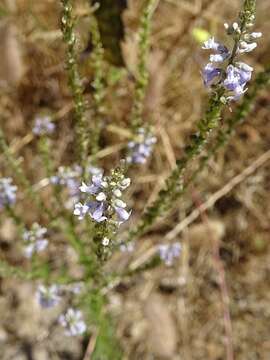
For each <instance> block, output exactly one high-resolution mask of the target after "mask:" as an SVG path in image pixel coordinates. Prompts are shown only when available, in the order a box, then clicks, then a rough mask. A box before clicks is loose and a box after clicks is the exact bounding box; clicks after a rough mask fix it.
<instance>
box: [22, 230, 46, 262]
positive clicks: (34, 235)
mask: <svg viewBox="0 0 270 360" xmlns="http://www.w3.org/2000/svg"><path fill="white" fill-rule="evenodd" d="M46 233H47V229H46V228H43V227H41V226H40V225H39V224H37V223H34V224H33V225H32V227H31V229H30V230H25V231H24V232H23V240H24V253H25V256H26V257H27V258H31V257H32V255H33V254H34V253H37V252H41V251H43V250H44V249H46V247H47V245H48V240H47V239H46V238H45V237H44V236H45V234H46Z"/></svg>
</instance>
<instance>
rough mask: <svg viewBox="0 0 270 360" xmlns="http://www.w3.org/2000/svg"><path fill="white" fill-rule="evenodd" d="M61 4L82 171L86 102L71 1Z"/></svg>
mask: <svg viewBox="0 0 270 360" xmlns="http://www.w3.org/2000/svg"><path fill="white" fill-rule="evenodd" d="M61 2H62V5H63V16H62V32H63V38H64V41H65V43H66V45H67V52H66V66H67V72H68V80H69V87H70V90H71V93H72V97H73V102H74V111H75V120H76V127H75V130H76V142H77V152H78V158H79V162H80V164H81V165H82V167H83V169H84V172H85V169H86V166H87V159H88V141H89V140H88V126H87V120H86V115H85V112H86V104H85V100H84V98H83V86H82V81H81V78H80V74H79V69H78V61H77V53H76V35H75V31H74V27H75V19H74V15H73V1H72V0H61Z"/></svg>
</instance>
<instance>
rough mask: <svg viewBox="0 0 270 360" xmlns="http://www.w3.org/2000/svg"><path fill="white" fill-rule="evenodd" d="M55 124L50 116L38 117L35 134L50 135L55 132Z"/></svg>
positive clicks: (34, 128) (34, 129)
mask: <svg viewBox="0 0 270 360" xmlns="http://www.w3.org/2000/svg"><path fill="white" fill-rule="evenodd" d="M54 129H55V124H54V123H53V122H52V120H51V118H50V117H49V116H43V117H37V118H36V119H35V124H34V127H33V133H34V134H35V135H49V134H51V133H53V132H54Z"/></svg>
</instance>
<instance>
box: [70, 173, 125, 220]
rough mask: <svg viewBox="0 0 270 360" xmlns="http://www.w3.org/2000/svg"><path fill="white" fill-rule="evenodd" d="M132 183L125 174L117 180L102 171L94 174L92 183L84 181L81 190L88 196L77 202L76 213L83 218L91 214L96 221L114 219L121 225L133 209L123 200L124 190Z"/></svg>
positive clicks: (79, 217)
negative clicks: (130, 209)
mask: <svg viewBox="0 0 270 360" xmlns="http://www.w3.org/2000/svg"><path fill="white" fill-rule="evenodd" d="M129 185H130V179H129V178H125V177H124V176H123V177H122V178H121V179H120V180H119V181H118V182H115V181H114V180H113V179H112V178H111V177H104V176H103V174H102V173H98V174H95V175H93V176H92V182H91V183H90V184H86V183H84V182H83V183H82V185H81V186H80V187H79V189H80V191H81V192H82V193H83V194H85V195H86V196H87V198H86V201H85V202H84V203H82V202H78V203H77V204H75V208H74V212H73V213H74V215H76V216H78V219H79V220H82V219H83V218H84V217H85V216H86V215H89V216H90V218H91V219H92V220H94V221H95V222H98V223H101V222H103V221H113V222H114V223H115V224H117V225H120V224H122V223H123V222H125V221H127V220H128V219H129V217H130V214H131V211H127V210H126V203H125V202H124V201H123V200H121V197H122V191H123V190H125V189H126V188H127V187H128V186H129Z"/></svg>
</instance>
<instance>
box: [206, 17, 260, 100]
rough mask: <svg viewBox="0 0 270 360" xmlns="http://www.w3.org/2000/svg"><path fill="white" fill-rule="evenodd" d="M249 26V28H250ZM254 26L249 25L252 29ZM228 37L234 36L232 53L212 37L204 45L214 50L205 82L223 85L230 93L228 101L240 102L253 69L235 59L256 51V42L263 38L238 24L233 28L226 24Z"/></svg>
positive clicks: (233, 25) (234, 24)
mask: <svg viewBox="0 0 270 360" xmlns="http://www.w3.org/2000/svg"><path fill="white" fill-rule="evenodd" d="M248 25H249V26H248ZM252 25H253V24H252V23H250V24H247V25H246V27H247V28H248V27H250V26H252ZM224 26H225V28H226V30H227V33H228V35H232V36H234V39H235V43H236V47H235V48H234V49H233V50H232V51H230V50H229V49H228V48H227V47H226V46H224V45H222V44H220V43H219V42H217V41H215V39H214V38H213V37H212V38H210V39H208V40H207V41H206V42H205V43H204V44H203V47H202V48H203V49H205V50H213V51H214V54H211V55H210V58H209V60H210V62H209V63H208V64H207V65H206V66H205V67H204V69H203V74H202V75H203V80H204V84H205V85H206V86H209V85H211V84H213V83H214V80H217V82H216V84H220V85H223V87H224V88H225V89H226V90H227V91H228V92H229V96H228V97H227V100H228V101H230V100H238V99H239V98H240V96H241V95H242V94H244V93H245V92H246V90H247V88H246V84H247V82H249V81H250V79H251V76H252V71H253V68H252V67H251V66H249V65H247V64H245V63H243V62H240V61H234V58H235V57H237V56H238V55H241V54H243V53H247V52H250V51H252V50H254V49H255V48H256V46H257V43H256V42H255V41H254V40H255V39H258V38H260V37H261V36H262V34H261V33H260V32H252V33H249V32H248V31H247V30H243V29H241V28H240V26H239V25H238V23H236V22H235V23H233V24H232V25H231V26H229V25H228V24H224ZM225 61H228V62H227V66H219V65H217V63H224V62H225Z"/></svg>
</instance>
